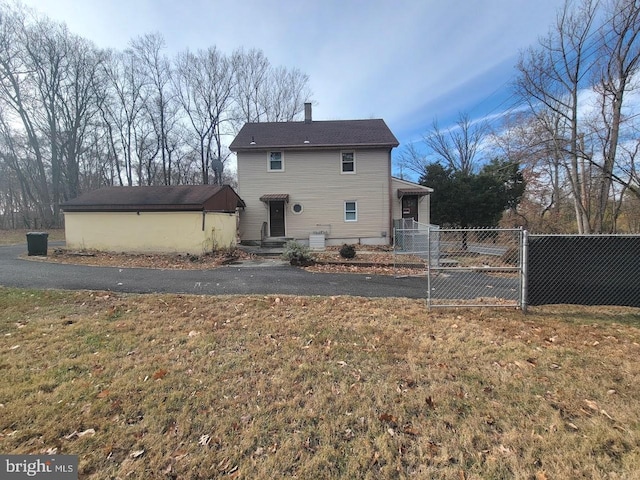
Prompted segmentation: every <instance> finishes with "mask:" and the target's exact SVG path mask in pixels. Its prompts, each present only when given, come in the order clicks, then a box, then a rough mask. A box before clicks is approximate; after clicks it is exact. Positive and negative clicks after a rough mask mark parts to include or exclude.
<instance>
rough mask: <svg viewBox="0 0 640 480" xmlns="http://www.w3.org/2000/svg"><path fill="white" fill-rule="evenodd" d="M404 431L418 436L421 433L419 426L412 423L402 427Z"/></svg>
mask: <svg viewBox="0 0 640 480" xmlns="http://www.w3.org/2000/svg"><path fill="white" fill-rule="evenodd" d="M402 433H406V434H407V435H413V436H414V437H417V436H418V435H420V430H418V429H417V428H415V427H413V426H411V425H405V426H404V427H402Z"/></svg>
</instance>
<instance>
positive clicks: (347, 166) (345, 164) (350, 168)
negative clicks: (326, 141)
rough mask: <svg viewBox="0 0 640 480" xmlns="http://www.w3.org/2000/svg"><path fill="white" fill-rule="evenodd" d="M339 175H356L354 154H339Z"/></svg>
mask: <svg viewBox="0 0 640 480" xmlns="http://www.w3.org/2000/svg"><path fill="white" fill-rule="evenodd" d="M340 173H356V153H355V152H340Z"/></svg>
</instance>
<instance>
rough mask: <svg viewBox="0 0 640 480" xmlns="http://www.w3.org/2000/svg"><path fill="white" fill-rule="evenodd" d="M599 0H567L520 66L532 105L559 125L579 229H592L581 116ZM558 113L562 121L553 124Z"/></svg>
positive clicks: (558, 142)
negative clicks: (580, 97)
mask: <svg viewBox="0 0 640 480" xmlns="http://www.w3.org/2000/svg"><path fill="white" fill-rule="evenodd" d="M597 5H598V4H597V1H594V0H583V1H582V3H580V4H579V5H578V6H576V7H575V8H574V2H573V1H572V0H567V1H566V2H565V4H564V8H563V9H562V10H561V11H560V13H559V14H558V16H557V19H556V23H555V25H554V27H553V28H552V29H551V31H550V32H549V34H548V35H547V36H546V37H544V38H542V39H541V40H540V42H539V46H538V48H535V49H534V48H531V49H529V50H528V51H526V52H525V53H523V54H522V56H521V58H520V61H519V63H518V65H517V68H518V71H519V76H518V78H517V80H516V92H517V94H519V96H520V97H521V98H522V99H523V100H524V101H525V102H526V103H527V104H528V105H529V107H530V111H531V112H532V114H533V115H534V116H535V117H536V118H539V119H541V122H540V124H541V125H543V126H545V127H546V128H553V130H550V131H549V133H550V134H551V136H552V139H553V144H552V146H553V147H554V148H555V147H557V148H560V149H561V150H560V151H558V152H556V155H557V156H558V157H560V154H562V157H563V158H564V159H565V160H564V161H563V166H564V168H566V170H567V173H568V178H569V181H570V184H571V188H572V193H573V200H574V207H575V213H576V221H577V224H578V231H579V233H590V232H591V225H590V195H589V191H588V186H589V185H588V179H587V176H586V174H587V171H586V170H585V168H584V166H585V165H587V164H588V163H589V161H590V159H588V158H586V155H585V154H586V152H585V149H584V148H583V145H582V143H581V132H580V130H579V126H580V123H579V122H580V121H579V116H578V107H579V103H578V101H579V94H580V91H581V89H582V88H584V87H586V86H588V85H587V84H586V80H587V79H588V73H589V71H590V64H589V63H588V59H589V58H590V56H589V51H588V49H589V47H590V43H589V40H590V38H591V36H592V34H593V31H594V21H595V19H596V11H597ZM549 117H552V118H556V119H560V122H557V123H556V122H553V123H551V124H550V123H548V122H545V121H544V120H545V119H547V118H549Z"/></svg>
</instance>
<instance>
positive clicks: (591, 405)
mask: <svg viewBox="0 0 640 480" xmlns="http://www.w3.org/2000/svg"><path fill="white" fill-rule="evenodd" d="M584 403H586V404H587V407H589V408H590V409H591V410H593V411H594V412H598V411H599V410H600V407H598V404H597V403H596V402H594V401H593V400H585V401H584Z"/></svg>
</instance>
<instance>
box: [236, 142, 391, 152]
mask: <svg viewBox="0 0 640 480" xmlns="http://www.w3.org/2000/svg"><path fill="white" fill-rule="evenodd" d="M398 145H400V144H399V143H397V142H396V143H387V142H385V143H336V144H329V143H327V144H317V143H299V144H293V145H250V146H243V147H234V146H231V147H229V149H230V150H231V151H232V152H259V151H264V150H273V149H279V150H318V149H323V150H326V149H335V148H395V147H397V146H398Z"/></svg>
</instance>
